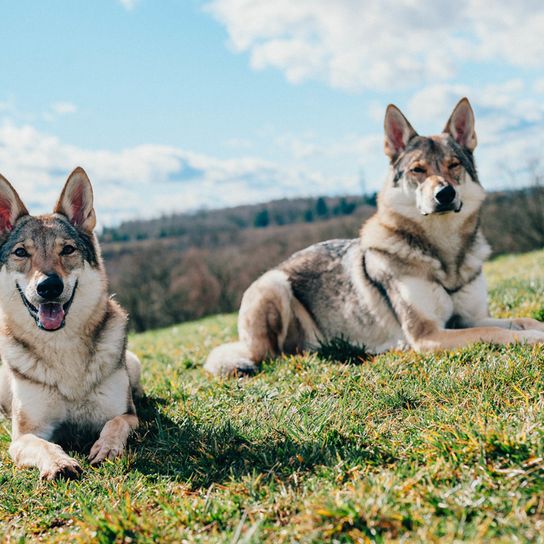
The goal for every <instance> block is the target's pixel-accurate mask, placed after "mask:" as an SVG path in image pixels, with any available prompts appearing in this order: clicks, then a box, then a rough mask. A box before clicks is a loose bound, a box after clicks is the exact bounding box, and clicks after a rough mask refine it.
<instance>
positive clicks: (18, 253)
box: [13, 247, 30, 259]
mask: <svg viewBox="0 0 544 544" xmlns="http://www.w3.org/2000/svg"><path fill="white" fill-rule="evenodd" d="M13 254H14V255H15V256H16V257H21V259H22V258H24V257H30V253H29V252H28V251H27V250H26V249H25V248H24V247H18V248H17V249H16V250H15V251H14V252H13Z"/></svg>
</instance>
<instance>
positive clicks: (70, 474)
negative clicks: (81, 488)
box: [40, 455, 83, 481]
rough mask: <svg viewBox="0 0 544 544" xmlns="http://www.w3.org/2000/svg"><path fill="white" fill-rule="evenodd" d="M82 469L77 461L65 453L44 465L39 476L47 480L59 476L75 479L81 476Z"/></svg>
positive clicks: (56, 478) (55, 478)
mask: <svg viewBox="0 0 544 544" xmlns="http://www.w3.org/2000/svg"><path fill="white" fill-rule="evenodd" d="M82 471H83V469H82V468H81V467H80V466H79V463H78V462H77V461H76V460H75V459H72V458H71V457H68V455H66V456H62V457H60V458H58V459H56V460H55V461H53V462H52V463H51V464H50V465H48V466H47V467H45V468H44V469H43V470H42V471H41V472H40V478H41V479H42V480H47V481H51V480H58V479H60V478H65V479H67V480H75V479H77V478H79V477H80V476H81V472H82Z"/></svg>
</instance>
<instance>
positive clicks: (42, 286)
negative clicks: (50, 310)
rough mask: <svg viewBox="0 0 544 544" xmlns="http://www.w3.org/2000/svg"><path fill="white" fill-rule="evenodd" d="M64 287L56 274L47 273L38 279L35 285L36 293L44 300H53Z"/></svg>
mask: <svg viewBox="0 0 544 544" xmlns="http://www.w3.org/2000/svg"><path fill="white" fill-rule="evenodd" d="M63 289H64V283H63V281H62V280H61V278H60V277H59V276H58V275H57V274H49V275H48V276H47V277H46V278H45V279H44V280H42V281H40V283H38V285H37V287H36V291H38V295H40V296H41V297H42V298H43V299H45V300H54V299H56V298H57V297H59V296H60V295H61V293H62V291H63Z"/></svg>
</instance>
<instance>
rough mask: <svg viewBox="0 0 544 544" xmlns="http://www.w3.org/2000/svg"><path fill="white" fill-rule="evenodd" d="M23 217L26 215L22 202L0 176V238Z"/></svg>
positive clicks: (9, 184) (8, 183) (6, 181)
mask: <svg viewBox="0 0 544 544" xmlns="http://www.w3.org/2000/svg"><path fill="white" fill-rule="evenodd" d="M23 215H28V210H27V209H26V207H25V205H24V204H23V201H22V200H21V199H20V197H19V195H18V194H17V191H16V190H15V189H14V188H13V187H12V186H11V183H10V182H9V181H8V180H7V179H6V178H5V177H4V176H2V175H1V174H0V238H3V237H4V236H5V235H6V234H7V233H9V232H10V231H11V230H12V229H13V227H14V225H15V222H16V221H17V219H19V218H20V217H23Z"/></svg>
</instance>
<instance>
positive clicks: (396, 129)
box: [383, 104, 417, 161]
mask: <svg viewBox="0 0 544 544" xmlns="http://www.w3.org/2000/svg"><path fill="white" fill-rule="evenodd" d="M383 124H384V129H385V146H384V147H385V154H386V155H387V156H388V157H389V158H390V159H391V160H392V161H394V160H395V159H396V157H397V156H398V155H399V153H402V152H403V151H404V150H405V149H406V146H407V145H408V142H409V141H410V140H411V139H412V138H413V137H414V136H417V132H416V131H415V130H414V128H413V127H412V125H411V124H410V123H409V122H408V119H406V117H404V115H403V114H402V112H401V111H400V110H399V109H398V108H397V106H394V105H393V104H389V106H387V110H385V120H384V123H383Z"/></svg>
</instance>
